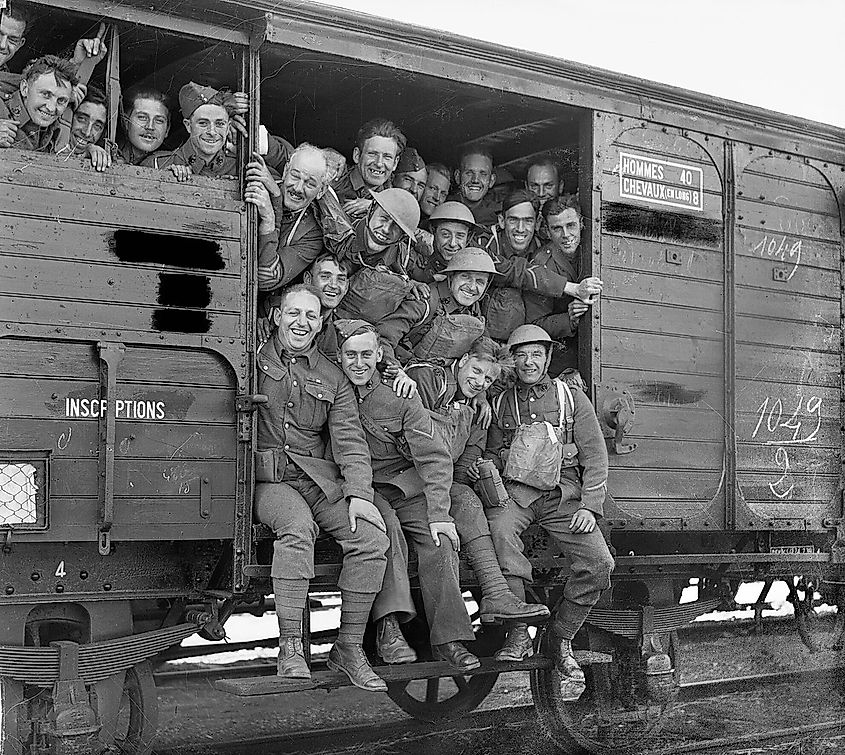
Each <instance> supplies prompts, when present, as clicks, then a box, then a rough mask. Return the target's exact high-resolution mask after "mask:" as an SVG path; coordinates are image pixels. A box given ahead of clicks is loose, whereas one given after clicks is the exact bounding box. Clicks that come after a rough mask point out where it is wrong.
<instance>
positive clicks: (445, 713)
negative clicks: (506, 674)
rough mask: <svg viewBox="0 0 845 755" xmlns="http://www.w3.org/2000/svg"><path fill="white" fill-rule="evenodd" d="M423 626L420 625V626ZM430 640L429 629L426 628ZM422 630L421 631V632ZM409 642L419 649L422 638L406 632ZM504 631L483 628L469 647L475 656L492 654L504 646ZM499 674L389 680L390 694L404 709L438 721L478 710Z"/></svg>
mask: <svg viewBox="0 0 845 755" xmlns="http://www.w3.org/2000/svg"><path fill="white" fill-rule="evenodd" d="M417 627H418V629H422V626H421V624H418V625H417ZM423 632H424V634H425V642H426V643H427V642H428V632H427V629H424V630H423ZM423 632H420V634H422V633H423ZM405 636H406V637H407V639H408V641H409V642H410V643H411V644H412V645H413V646H414V647H415V648H416V649H417V650H418V651H419V650H420V649H421V647H422V646H423V645H422V643H421V642H420V639H421V638H420V637H419V636H417V637H414V636H413V635H412V634H411V632H408V631H406V634H405ZM503 639H504V632H503V630H502V629H501V628H500V627H482V628H481V629H480V630H479V631H478V632H477V634H476V638H475V640H474V641H472V642H468V643H466V646H467V649H468V650H469V651H470V652H472V653H474V654H475V655H477V656H479V657H482V656H489V655H492V654H493V653H494V652H495V651H496V650H498V648H499V647H501V644H502V641H503ZM498 677H499V675H498V674H497V673H492V674H472V675H470V676H464V675H462V674H454V675H448V676H443V677H436V678H433V679H411V680H409V681H398V682H388V683H387V694H388V695H389V697H390V699H391V700H393V702H394V703H396V704H397V705H398V706H399V707H400V708H401V709H402V710H404V711H405V712H406V713H408V714H410V715H411V716H413V717H414V718H417V719H419V720H420V721H429V722H434V723H436V722H438V721H444V720H447V719H449V718H453V717H458V716H461V715H463V714H465V713H469V712H470V711H472V710H475V708H477V707H478V706H479V705H480V704H481V701H482V700H484V698H485V697H487V695H488V694H489V693H490V690H492V689H493V687H494V685H495V684H496V679H497V678H498Z"/></svg>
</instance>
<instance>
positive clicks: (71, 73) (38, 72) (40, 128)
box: [0, 55, 79, 152]
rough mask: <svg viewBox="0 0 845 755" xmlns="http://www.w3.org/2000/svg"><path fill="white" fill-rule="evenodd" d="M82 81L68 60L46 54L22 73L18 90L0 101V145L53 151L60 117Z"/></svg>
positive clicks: (58, 131)
mask: <svg viewBox="0 0 845 755" xmlns="http://www.w3.org/2000/svg"><path fill="white" fill-rule="evenodd" d="M78 83H79V79H78V78H77V74H76V66H75V65H74V64H73V63H71V62H70V61H69V60H63V59H62V58H57V57H56V56H55V55H45V56H43V57H41V58H37V59H36V60H34V61H32V63H30V64H29V65H28V66H27V67H26V68H25V69H24V72H23V75H22V78H21V81H20V84H19V86H18V91H17V92H15V93H14V94H13V95H12V96H11V97H10V98H9V100H8V101H3V100H0V147H16V148H17V149H25V150H30V151H34V152H53V151H55V147H56V142H57V140H58V138H59V133H60V131H61V126H60V124H59V118H60V117H61V115H62V113H64V111H65V110H66V109H67V107H68V105H69V104H70V103H71V100H72V97H73V90H74V87H75V86H76V85H77V84H78Z"/></svg>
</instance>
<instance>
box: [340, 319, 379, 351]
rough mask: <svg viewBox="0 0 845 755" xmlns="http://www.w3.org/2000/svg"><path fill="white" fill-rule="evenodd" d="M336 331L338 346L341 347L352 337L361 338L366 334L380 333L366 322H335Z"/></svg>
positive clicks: (358, 320) (357, 320) (356, 320)
mask: <svg viewBox="0 0 845 755" xmlns="http://www.w3.org/2000/svg"><path fill="white" fill-rule="evenodd" d="M334 329H335V330H336V331H337V345H338V346H341V345H343V344H344V343H345V342H346V341H348V340H349V339H350V338H352V336H360V335H362V334H364V333H376V334H377V333H378V331H376V329H375V328H374V327H373V326H372V325H370V323H368V322H367V321H366V320H360V319H357V318H356V319H354V320H335V321H334Z"/></svg>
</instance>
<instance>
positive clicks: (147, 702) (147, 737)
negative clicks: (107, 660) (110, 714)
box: [115, 661, 158, 755]
mask: <svg viewBox="0 0 845 755" xmlns="http://www.w3.org/2000/svg"><path fill="white" fill-rule="evenodd" d="M157 729H158V695H157V693H156V685H155V681H154V680H153V672H152V666H151V665H150V662H149V661H144V662H143V663H139V664H138V665H137V666H133V667H132V668H130V669H128V670H127V672H126V679H125V680H124V682H123V697H122V699H121V701H120V711H119V713H118V717H117V729H116V736H115V746H116V747H117V749H118V752H121V753H123V754H124V755H146V753H150V752H152V746H153V740H154V739H155V736H156V731H157Z"/></svg>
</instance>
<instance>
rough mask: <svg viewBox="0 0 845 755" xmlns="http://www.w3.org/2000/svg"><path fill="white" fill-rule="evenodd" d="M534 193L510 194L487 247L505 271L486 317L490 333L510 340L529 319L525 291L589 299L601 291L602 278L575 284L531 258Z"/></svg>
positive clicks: (533, 250) (534, 249) (534, 246)
mask: <svg viewBox="0 0 845 755" xmlns="http://www.w3.org/2000/svg"><path fill="white" fill-rule="evenodd" d="M535 204H536V203H535V201H534V199H533V198H532V197H531V195H530V194H529V193H528V192H526V191H524V190H522V189H519V190H517V191H514V192H512V193H511V194H509V195H508V196H507V197H506V198H505V201H504V204H503V205H502V218H501V220H500V223H499V227H498V228H496V229H495V232H494V235H493V238H492V239H491V240H490V243H489V244H488V246H487V250H488V251H489V252H490V256H491V257H493V260H494V261H495V262H496V269H497V270H498V271H499V272H501V273H503V275H502V277H501V278H500V279H498V280H496V281H494V284H495V285H496V286H497V288H494V289H493V290H492V291H491V292H490V294H489V295H488V298H487V302H486V306H485V311H484V314H485V317H486V318H487V328H488V332H489V334H490V336H491V337H492V338H495V339H496V340H497V341H506V340H507V338H508V337H509V336H510V334H511V333H512V332H513V331H514V329H515V328H517V327H519V326H520V325H523V324H524V323H525V322H526V313H525V301H524V299H523V294H524V293H525V292H537V293H540V294H542V295H544V296H552V297H560V296H562V295H563V294H569V295H570V296H577V297H578V298H580V299H584V300H587V299H589V297H591V296H593V295H594V294H597V293H600V292H601V281H600V280H599V279H598V278H593V277H590V278H586V279H584V280H582V281H581V282H580V283H577V284H576V283H574V282H573V281H571V280H570V279H569V278H568V277H566V275H563V274H561V273H560V272H557V271H555V270H554V269H552V268H550V267H548V266H545V267H544V266H542V265H538V264H535V263H533V262H532V261H531V257H532V256H533V255H534V254H536V252H537V250H538V249H539V245H538V244H537V241H536V239H535V237H534V231H535V229H536V226H537V209H536V206H535Z"/></svg>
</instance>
